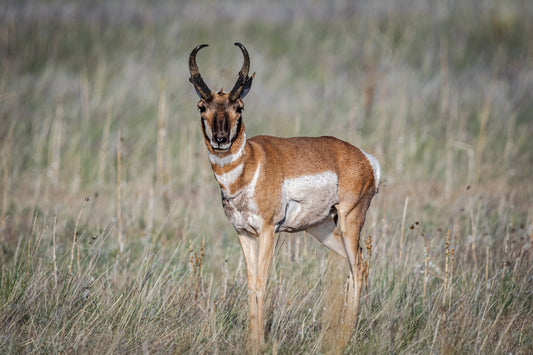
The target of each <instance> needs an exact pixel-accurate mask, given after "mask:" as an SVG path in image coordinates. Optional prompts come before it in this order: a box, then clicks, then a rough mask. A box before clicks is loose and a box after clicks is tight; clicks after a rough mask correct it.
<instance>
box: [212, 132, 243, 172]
mask: <svg viewBox="0 0 533 355" xmlns="http://www.w3.org/2000/svg"><path fill="white" fill-rule="evenodd" d="M242 137H243V138H242V144H241V146H240V147H239V150H238V151H237V152H236V153H234V154H230V155H226V156H225V157H219V156H218V155H216V154H211V153H210V152H209V151H208V152H207V155H208V156H209V160H210V161H211V164H215V165H218V166H220V167H221V168H222V167H223V166H224V165H228V164H230V163H233V162H234V161H236V160H237V159H239V158H240V157H241V156H242V155H243V153H244V147H245V146H246V133H243V136H242Z"/></svg>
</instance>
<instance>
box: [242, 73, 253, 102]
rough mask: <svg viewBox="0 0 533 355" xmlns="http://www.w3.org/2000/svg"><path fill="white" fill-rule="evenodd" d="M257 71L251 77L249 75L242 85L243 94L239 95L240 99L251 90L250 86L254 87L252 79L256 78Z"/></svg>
mask: <svg viewBox="0 0 533 355" xmlns="http://www.w3.org/2000/svg"><path fill="white" fill-rule="evenodd" d="M254 76H255V73H253V74H252V76H251V77H249V78H248V79H247V80H246V82H245V83H244V85H243V87H242V91H241V94H240V96H239V98H240V99H244V97H245V96H246V94H248V91H250V88H251V87H252V80H253V79H254Z"/></svg>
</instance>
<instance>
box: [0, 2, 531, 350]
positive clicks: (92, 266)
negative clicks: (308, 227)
mask: <svg viewBox="0 0 533 355" xmlns="http://www.w3.org/2000/svg"><path fill="white" fill-rule="evenodd" d="M532 18H533V5H532V4H531V3H530V2H529V1H525V0H524V1H518V0H516V1H514V0H511V1H505V2H500V1H490V0H474V1H469V2H461V1H451V0H445V1H439V2H433V1H431V0H412V1H397V2H393V3H392V4H391V3H389V2H388V1H385V0H378V1H373V2H362V1H361V2H353V3H352V2H350V1H334V2H318V1H312V0H297V1H294V2H291V3H289V4H287V3H286V2H284V1H281V0H275V1H271V2H266V1H264V2H263V1H238V0H234V1H214V0H212V1H197V2H185V1H183V2H182V1H161V2H152V1H142V0H134V1H126V0H122V1H77V2H68V1H4V2H2V4H0V156H1V160H0V187H1V188H0V203H1V205H0V264H1V271H0V352H1V353H56V352H65V353H194V354H197V353H217V354H226V353H242V352H243V351H244V349H246V343H247V334H248V319H247V295H246V292H247V290H246V277H245V267H244V260H243V256H242V253H241V250H240V247H239V243H238V238H237V237H236V234H235V232H234V231H233V229H232V227H231V225H230V224H229V223H228V222H227V220H226V218H225V215H224V212H223V210H222V207H221V202H220V192H219V188H218V185H217V184H216V182H215V180H214V178H213V176H212V172H211V168H210V166H209V162H208V159H207V154H206V149H205V146H204V143H203V141H202V135H201V127H200V122H199V119H198V118H199V116H198V112H197V110H196V102H197V96H196V94H195V92H194V89H193V87H192V85H190V83H189V82H188V77H189V73H188V55H189V53H190V51H191V50H192V48H194V47H195V46H196V45H198V44H201V43H209V44H210V47H209V48H206V49H204V50H203V51H202V52H201V53H200V54H199V56H198V64H199V66H200V69H201V71H202V75H203V77H204V79H205V80H206V82H207V83H208V85H209V86H210V87H211V88H212V89H213V90H215V89H218V88H220V87H224V88H225V89H226V90H228V89H230V88H231V86H232V85H233V83H234V80H235V79H236V77H237V71H238V70H239V68H240V65H241V63H242V56H241V53H240V51H239V50H238V49H237V48H236V47H235V46H233V43H234V42H236V41H240V42H242V43H244V44H245V45H246V47H247V48H248V50H249V52H250V55H251V71H252V72H253V71H255V72H256V73H257V74H256V77H255V80H254V86H253V88H252V90H251V92H250V94H249V95H248V96H247V98H246V102H245V103H246V111H245V114H244V115H245V116H244V123H245V125H246V129H247V134H248V136H253V135H257V134H271V135H280V136H295V135H309V136H317V135H334V136H337V137H339V138H342V139H345V140H347V141H349V142H351V143H352V144H354V145H356V146H359V147H361V148H363V149H364V150H365V151H367V152H369V153H372V154H373V155H375V156H376V157H377V158H378V159H379V161H380V162H381V165H382V169H383V175H384V176H383V177H384V181H383V185H382V187H381V190H380V193H379V194H378V195H377V196H376V197H375V198H374V200H373V202H372V205H371V207H370V210H369V214H368V216H367V220H366V224H365V227H364V230H363V237H364V245H362V246H363V249H364V253H365V255H366V256H369V255H370V254H371V264H370V275H369V279H368V284H367V289H366V292H365V294H364V296H363V299H362V303H361V312H360V322H359V325H358V329H357V333H356V335H354V336H353V338H352V339H351V340H350V342H349V344H348V346H347V347H346V348H343V349H339V348H338V347H337V346H336V345H337V344H338V342H337V340H336V336H335V329H336V320H337V318H336V317H335V315H336V312H338V311H342V305H343V301H344V299H343V297H344V289H345V280H346V277H347V275H348V268H347V265H345V264H344V263H343V261H342V260H340V259H338V258H337V257H336V256H334V255H332V254H331V253H330V252H329V251H328V250H327V249H325V248H324V247H322V246H321V245H319V243H318V242H317V241H315V240H314V239H313V238H311V237H309V236H306V235H305V234H303V233H301V234H296V235H286V234H281V235H280V236H279V242H278V244H277V247H276V253H275V260H274V265H273V268H272V270H271V273H270V279H269V284H268V296H267V299H266V304H267V316H266V321H267V324H266V344H265V348H264V351H265V353H273V354H275V353H283V354H292V353H302V354H304V353H305V354H306V353H335V352H337V353H339V352H340V353H343V352H344V353H347V354H352V353H356V352H357V353H372V354H383V353H466V354H470V353H480V354H485V353H495V354H500V353H502V354H503V353H506V354H508V353H512V354H528V353H532V352H533V326H532V324H533V245H532V244H533V183H532V181H533V180H532V176H533V40H532V37H531V33H533V22H532V21H531V19H532ZM370 240H371V242H370Z"/></svg>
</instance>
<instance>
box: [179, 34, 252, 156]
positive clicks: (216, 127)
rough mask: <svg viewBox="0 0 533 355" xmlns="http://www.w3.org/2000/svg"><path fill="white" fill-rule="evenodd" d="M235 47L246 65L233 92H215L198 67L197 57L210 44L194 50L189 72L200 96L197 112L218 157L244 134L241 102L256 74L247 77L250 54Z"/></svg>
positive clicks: (208, 142)
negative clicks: (198, 111)
mask: <svg viewBox="0 0 533 355" xmlns="http://www.w3.org/2000/svg"><path fill="white" fill-rule="evenodd" d="M235 45H236V46H238V47H239V48H240V49H241V51H242V55H243V56H244V63H243V65H242V68H241V70H240V71H239V77H238V78H237V82H236V83H235V85H234V86H233V89H231V91H230V92H223V91H222V90H221V91H219V92H217V93H214V92H212V91H211V90H210V89H209V87H208V86H207V85H206V84H205V82H204V80H203V79H202V76H201V75H200V71H199V70H198V65H197V64H196V54H197V53H198V51H199V50H200V49H202V48H204V47H207V44H202V45H199V46H198V47H196V48H194V50H193V51H192V52H191V55H190V56H189V71H190V73H191V77H190V78H189V81H190V82H191V83H192V84H193V85H194V88H195V89H196V93H197V94H198V96H199V97H200V101H199V102H198V109H199V110H200V116H201V119H202V131H203V133H204V138H205V141H206V144H207V147H208V149H209V150H210V151H211V152H212V153H215V154H224V153H226V152H228V151H229V150H230V148H231V146H232V144H233V143H234V142H235V140H236V139H237V138H238V137H239V136H240V135H241V131H244V126H243V125H242V111H243V109H244V104H243V102H242V99H243V98H244V97H245V96H246V94H247V93H248V91H250V87H251V86H252V80H253V78H254V75H255V74H254V75H252V76H251V77H249V76H248V71H249V70H250V56H249V55H248V51H247V50H246V48H245V47H244V46H243V45H242V44H240V43H235Z"/></svg>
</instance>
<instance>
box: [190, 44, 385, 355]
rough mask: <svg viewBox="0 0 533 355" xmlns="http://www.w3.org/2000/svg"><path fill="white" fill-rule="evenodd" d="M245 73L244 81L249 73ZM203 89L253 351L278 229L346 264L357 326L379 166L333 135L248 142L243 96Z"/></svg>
mask: <svg viewBox="0 0 533 355" xmlns="http://www.w3.org/2000/svg"><path fill="white" fill-rule="evenodd" d="M197 48H198V47H197ZM200 48H201V47H200ZM241 49H242V47H241ZM244 50H245V49H244ZM244 50H243V53H244ZM195 51H197V50H195ZM195 51H193V53H192V54H191V56H192V55H193V54H194V55H196V52H195ZM246 55H247V53H246ZM194 59H195V58H194ZM194 63H195V62H194ZM248 64H249V63H248ZM243 68H244V66H243ZM194 69H195V70H196V71H193V70H191V73H193V72H194V73H196V72H197V68H194ZM198 76H199V73H198ZM244 77H245V79H246V78H249V77H248V76H247V71H245V73H244ZM252 78H253V76H252ZM202 83H203V82H202ZM250 83H251V79H250ZM193 84H195V83H194V82H193ZM195 86H196V87H197V91H200V90H199V86H198V84H195ZM237 88H238V86H237ZM201 89H202V90H203V91H202V92H203V93H204V95H203V97H201V100H200V102H199V103H198V107H199V108H200V110H201V117H202V129H203V132H204V141H205V144H206V147H207V149H208V152H209V158H210V160H211V166H212V168H213V172H214V174H215V178H216V179H217V181H218V182H219V184H220V187H221V190H222V204H223V207H224V210H225V212H226V215H227V217H228V219H229V220H230V221H231V223H232V224H233V226H234V227H235V229H236V231H237V233H238V235H239V240H240V242H241V247H242V250H243V253H244V256H245V259H246V266H247V278H248V291H249V311H250V336H251V341H252V345H253V349H258V346H259V345H260V344H261V343H262V341H263V336H264V330H263V327H264V319H263V302H264V291H265V285H266V281H267V274H268V269H269V267H270V264H271V262H272V253H273V249H274V244H275V240H276V232H277V231H278V230H281V231H288V232H295V231H299V230H307V231H308V232H309V233H310V234H312V235H314V236H315V237H316V238H317V239H318V240H319V241H321V242H322V243H323V244H324V245H326V246H327V247H328V248H330V249H332V250H334V251H335V252H336V253H338V254H339V255H341V256H342V257H343V258H345V259H346V260H347V261H348V264H349V269H350V274H351V278H350V283H349V285H350V288H349V292H350V296H349V298H348V305H347V310H346V315H345V317H346V321H347V322H346V323H349V324H351V325H352V327H353V329H355V327H356V325H357V313H358V308H359V298H360V295H361V287H362V280H363V272H364V270H363V261H362V257H361V249H360V247H359V238H360V231H361V228H362V226H363V223H364V221H365V216H366V211H367V209H368V207H369V205H370V201H371V200H372V197H373V196H374V194H375V193H376V192H377V190H378V187H379V177H380V171H379V170H380V168H379V163H377V160H375V158H373V157H372V156H370V155H368V154H366V153H364V152H363V151H361V150H360V149H358V148H356V147H354V146H353V145H351V144H349V143H347V142H344V141H341V140H339V139H337V138H334V137H296V138H279V137H272V136H256V137H252V138H249V139H247V138H246V134H245V130H244V123H243V122H242V117H241V115H242V109H243V107H244V105H243V102H242V100H241V98H236V99H235V101H232V100H231V99H230V95H229V94H228V93H224V92H218V93H210V95H206V94H205V91H206V90H208V89H206V88H205V87H201ZM234 90H235V89H234ZM239 122H240V123H239ZM226 128H228V129H226ZM213 132H216V134H214V133H213ZM219 141H220V142H226V143H230V144H226V143H224V144H219ZM373 166H374V168H373Z"/></svg>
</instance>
